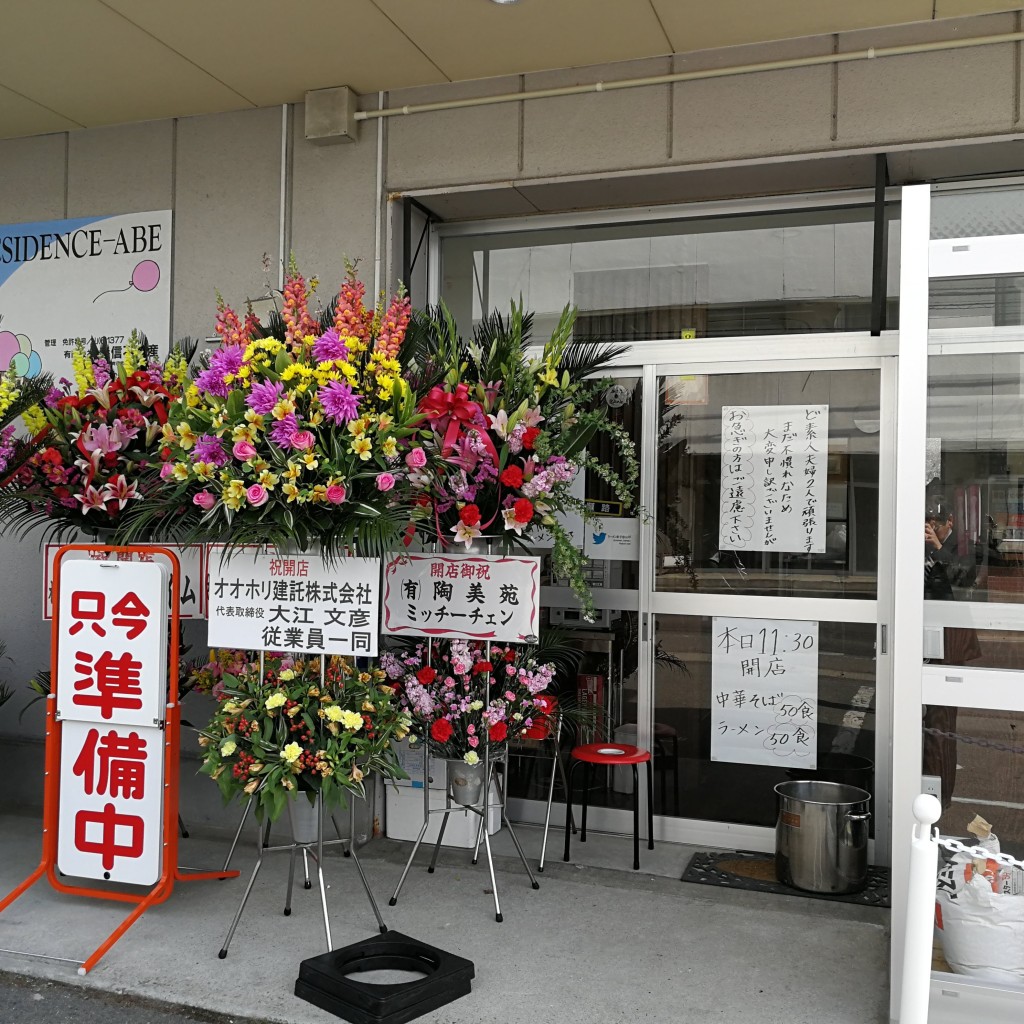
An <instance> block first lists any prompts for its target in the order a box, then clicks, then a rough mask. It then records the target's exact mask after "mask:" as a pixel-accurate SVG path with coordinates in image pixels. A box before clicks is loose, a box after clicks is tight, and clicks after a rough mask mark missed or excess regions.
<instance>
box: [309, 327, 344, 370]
mask: <svg viewBox="0 0 1024 1024" xmlns="http://www.w3.org/2000/svg"><path fill="white" fill-rule="evenodd" d="M313 358H314V359H315V360H316V361H317V362H318V363H329V362H333V361H334V360H335V359H348V346H347V345H346V344H345V342H343V341H342V340H341V338H339V337H338V332H337V331H336V330H335V329H334V328H333V327H332V328H331V329H330V330H329V331H324V333H323V334H321V335H320V337H319V338H317V339H316V343H315V344H314V345H313Z"/></svg>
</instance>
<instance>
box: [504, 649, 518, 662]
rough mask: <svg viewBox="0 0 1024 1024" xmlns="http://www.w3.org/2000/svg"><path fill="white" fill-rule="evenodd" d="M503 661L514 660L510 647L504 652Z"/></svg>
mask: <svg viewBox="0 0 1024 1024" xmlns="http://www.w3.org/2000/svg"><path fill="white" fill-rule="evenodd" d="M505 660H506V661H515V660H516V652H515V651H514V650H512V648H511V647H510V648H509V649H508V650H507V651H506V652H505Z"/></svg>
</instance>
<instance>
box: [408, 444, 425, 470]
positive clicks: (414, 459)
mask: <svg viewBox="0 0 1024 1024" xmlns="http://www.w3.org/2000/svg"><path fill="white" fill-rule="evenodd" d="M405 464H406V465H407V466H408V467H409V468H410V469H422V468H423V467H424V466H425V465H426V464H427V453H426V452H425V451H424V450H423V449H422V448H413V450H412V451H411V452H409V454H408V455H406V457H405Z"/></svg>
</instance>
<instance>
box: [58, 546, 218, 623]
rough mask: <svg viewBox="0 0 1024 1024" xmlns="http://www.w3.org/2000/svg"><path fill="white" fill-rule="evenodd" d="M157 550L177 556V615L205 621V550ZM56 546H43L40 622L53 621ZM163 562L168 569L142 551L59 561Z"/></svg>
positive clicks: (73, 555)
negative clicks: (41, 618)
mask: <svg viewBox="0 0 1024 1024" xmlns="http://www.w3.org/2000/svg"><path fill="white" fill-rule="evenodd" d="M151 546H152V545H146V544H140V545H136V547H151ZM160 546H161V547H166V548H169V549H170V550H171V551H173V552H174V554H175V555H177V556H178V566H179V572H178V609H179V611H178V614H179V615H180V616H181V618H183V619H202V618H205V617H206V588H205V586H203V581H204V580H205V578H206V575H205V574H206V558H205V548H204V547H203V545H202V544H188V545H185V546H183V547H181V546H178V545H177V544H163V545H160ZM60 548H61V545H60V544H47V545H45V548H44V555H43V618H44V619H46V620H49V619H51V618H53V560H54V558H56V556H57V552H58V551H59V550H60ZM154 559H156V560H158V561H162V562H165V563H166V564H167V566H168V568H170V562H168V561H167V558H166V556H164V555H161V554H160V553H159V552H158V553H156V554H148V553H147V552H144V551H117V552H105V551H100V550H97V549H94V550H92V551H69V552H68V553H67V554H66V555H65V556H64V559H63V562H64V564H65V565H67V563H68V562H69V561H73V560H74V561H92V562H104V561H114V562H148V561H152V560H154Z"/></svg>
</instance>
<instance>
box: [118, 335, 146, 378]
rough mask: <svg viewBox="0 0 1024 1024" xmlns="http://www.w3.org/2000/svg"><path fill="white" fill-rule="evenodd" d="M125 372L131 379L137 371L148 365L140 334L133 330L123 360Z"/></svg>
mask: <svg viewBox="0 0 1024 1024" xmlns="http://www.w3.org/2000/svg"><path fill="white" fill-rule="evenodd" d="M121 365H122V366H123V367H124V372H125V373H126V374H127V375H128V376H129V377H130V376H131V375H132V374H133V373H134V372H135V371H136V370H141V369H142V368H143V367H144V366H145V365H146V353H145V351H144V350H143V348H142V342H141V340H140V339H139V332H138V331H135V330H133V331H132V333H131V336H130V337H129V338H128V344H127V345H126V346H125V350H124V358H123V359H122V360H121Z"/></svg>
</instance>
